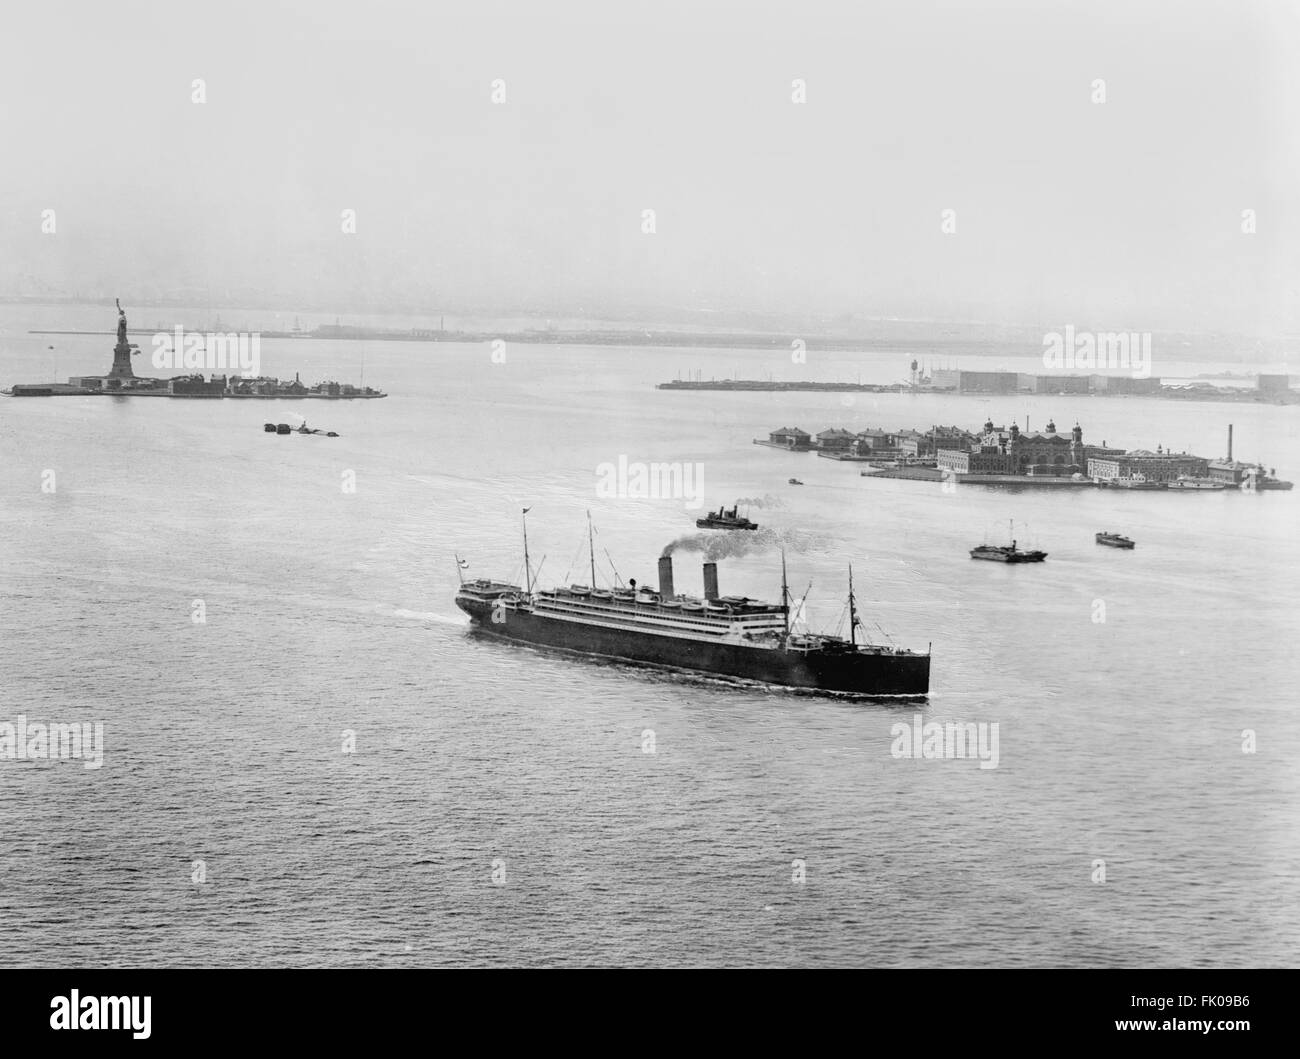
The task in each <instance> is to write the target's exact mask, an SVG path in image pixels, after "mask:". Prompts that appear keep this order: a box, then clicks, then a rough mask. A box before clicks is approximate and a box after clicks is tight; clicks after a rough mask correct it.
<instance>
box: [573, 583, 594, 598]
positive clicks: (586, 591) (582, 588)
mask: <svg viewBox="0 0 1300 1059" xmlns="http://www.w3.org/2000/svg"><path fill="white" fill-rule="evenodd" d="M569 594H570V595H573V596H590V595H591V589H590V588H589V587H587V586H586V585H570V586H569Z"/></svg>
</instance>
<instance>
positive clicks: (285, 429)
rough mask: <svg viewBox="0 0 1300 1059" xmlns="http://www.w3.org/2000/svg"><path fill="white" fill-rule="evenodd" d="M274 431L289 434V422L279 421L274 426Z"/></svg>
mask: <svg viewBox="0 0 1300 1059" xmlns="http://www.w3.org/2000/svg"><path fill="white" fill-rule="evenodd" d="M275 432H276V433H277V434H289V433H292V431H291V430H290V429H289V424H288V423H280V424H278V425H277V426H276V428H275Z"/></svg>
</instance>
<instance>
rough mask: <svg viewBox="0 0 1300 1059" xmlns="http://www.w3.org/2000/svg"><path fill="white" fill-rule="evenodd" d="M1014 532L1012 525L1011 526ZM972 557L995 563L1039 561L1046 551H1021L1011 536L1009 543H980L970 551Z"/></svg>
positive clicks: (1042, 558) (1043, 557) (1044, 556)
mask: <svg viewBox="0 0 1300 1059" xmlns="http://www.w3.org/2000/svg"><path fill="white" fill-rule="evenodd" d="M1012 532H1014V526H1013V527H1012ZM970 557H971V558H972V559H988V560H989V561H990V562H995V563H1041V562H1042V561H1043V560H1044V559H1046V558H1047V553H1046V552H1040V551H1032V550H1031V551H1021V550H1020V549H1019V548H1017V547H1016V541H1015V538H1014V537H1013V538H1012V540H1011V543H1010V544H981V545H980V546H979V547H977V548H972V549H971V552H970Z"/></svg>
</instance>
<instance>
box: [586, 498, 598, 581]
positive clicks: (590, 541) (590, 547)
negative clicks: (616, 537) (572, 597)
mask: <svg viewBox="0 0 1300 1059" xmlns="http://www.w3.org/2000/svg"><path fill="white" fill-rule="evenodd" d="M587 551H588V553H589V554H590V555H591V590H592V591H593V592H594V591H595V590H596V541H595V538H594V537H593V536H592V533H591V512H590V511H588V512H587Z"/></svg>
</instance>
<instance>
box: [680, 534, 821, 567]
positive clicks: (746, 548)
mask: <svg viewBox="0 0 1300 1059" xmlns="http://www.w3.org/2000/svg"><path fill="white" fill-rule="evenodd" d="M824 543H825V538H824V537H823V536H822V535H821V534H817V533H808V532H806V531H804V530H794V529H771V528H767V527H764V528H762V529H756V530H731V531H728V532H725V533H689V534H687V535H686V536H684V537H678V538H677V539H676V540H675V541H670V542H669V543H668V544H666V545H665V546H664V550H663V554H664V555H672V554H673V553H674V552H701V553H702V554H703V555H704V558H705V559H706V560H708V561H709V562H717V561H718V560H719V559H736V558H739V557H740V556H742V555H755V554H757V553H759V552H767V551H775V550H778V549H781V548H784V549H785V550H786V551H787V552H794V553H796V554H798V555H802V554H804V553H806V552H809V551H812V550H814V549H816V548H820V547H822V546H823V545H824Z"/></svg>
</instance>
